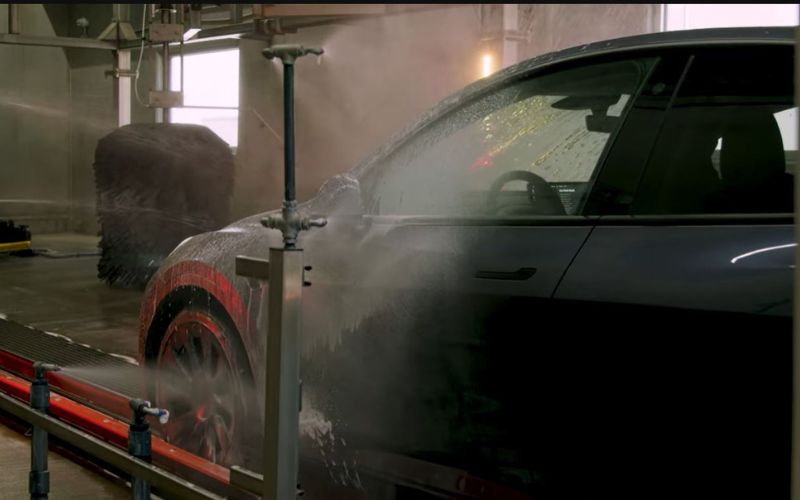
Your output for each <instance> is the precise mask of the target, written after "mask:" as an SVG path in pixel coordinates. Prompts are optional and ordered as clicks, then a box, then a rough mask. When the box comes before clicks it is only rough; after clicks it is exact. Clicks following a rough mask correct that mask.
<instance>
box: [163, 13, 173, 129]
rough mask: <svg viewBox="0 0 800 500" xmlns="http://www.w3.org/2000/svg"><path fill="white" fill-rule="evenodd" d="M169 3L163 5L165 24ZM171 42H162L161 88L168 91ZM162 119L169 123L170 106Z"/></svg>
mask: <svg viewBox="0 0 800 500" xmlns="http://www.w3.org/2000/svg"><path fill="white" fill-rule="evenodd" d="M169 6H170V5H169V4H162V5H161V22H162V23H164V24H169V23H170V17H171V16H170V10H169ZM169 65H170V57H169V42H164V43H162V44H161V90H164V91H168V90H169V89H170V74H169ZM162 113H163V114H162V120H163V121H164V123H169V116H170V108H168V107H166V106H165V107H164V108H163V111H162Z"/></svg>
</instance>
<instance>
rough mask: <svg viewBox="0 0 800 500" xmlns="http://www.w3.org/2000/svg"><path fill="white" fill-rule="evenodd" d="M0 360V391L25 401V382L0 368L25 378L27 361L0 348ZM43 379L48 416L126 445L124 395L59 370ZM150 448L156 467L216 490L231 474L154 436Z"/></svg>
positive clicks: (29, 373)
mask: <svg viewBox="0 0 800 500" xmlns="http://www.w3.org/2000/svg"><path fill="white" fill-rule="evenodd" d="M0 366H2V370H0V393H3V394H6V395H8V396H10V397H12V398H14V399H16V400H18V401H27V400H28V399H29V397H30V385H29V382H28V381H27V380H23V379H21V378H19V377H17V376H16V375H14V374H11V373H7V372H5V371H3V370H9V371H13V372H15V374H19V375H22V376H24V377H28V378H30V377H32V374H33V369H32V363H31V362H30V361H28V360H25V359H22V358H19V357H18V356H16V355H14V354H11V353H8V352H6V351H2V350H0ZM48 381H49V382H50V389H51V398H50V406H49V414H50V415H51V416H52V417H54V418H56V419H58V420H59V421H61V422H64V423H65V424H67V425H71V426H75V427H77V428H80V429H83V430H85V431H87V432H89V433H91V434H92V435H94V436H97V437H100V438H102V439H103V440H104V441H105V442H107V443H109V444H110V445H112V446H115V447H117V448H119V449H120V450H122V449H124V448H125V446H126V445H127V440H128V425H127V424H126V423H124V422H122V421H121V420H120V419H129V418H130V416H131V409H130V405H129V402H128V398H127V397H125V396H122V395H120V394H117V393H114V392H111V391H108V390H103V389H101V388H98V387H96V386H94V385H91V384H88V383H84V382H81V381H79V380H77V379H72V378H70V377H68V376H66V375H64V374H62V373H50V374H48ZM70 398H72V399H70ZM73 399H75V400H76V401H80V403H78V402H76V401H74V400H73ZM87 402H88V403H87ZM90 405H92V406H95V407H97V408H98V409H101V410H100V411H99V410H97V409H94V408H92V407H91V406H90ZM112 415H113V416H112ZM152 450H153V462H154V463H155V464H156V465H158V466H159V467H162V468H164V469H167V470H169V471H171V472H173V473H175V474H181V475H182V476H184V477H188V478H190V479H191V480H192V481H194V482H196V483H198V484H201V485H202V486H203V487H205V488H207V489H209V490H212V491H214V492H217V493H220V494H224V493H226V492H227V491H228V490H229V488H230V474H229V472H228V470H227V469H226V468H225V467H222V466H220V465H217V464H213V463H211V462H209V461H207V460H204V459H202V458H200V457H198V456H196V455H193V454H191V453H189V452H187V451H184V450H182V449H180V448H175V447H174V446H172V445H170V444H169V443H167V442H165V441H164V440H162V439H160V438H158V437H154V438H153V440H152Z"/></svg>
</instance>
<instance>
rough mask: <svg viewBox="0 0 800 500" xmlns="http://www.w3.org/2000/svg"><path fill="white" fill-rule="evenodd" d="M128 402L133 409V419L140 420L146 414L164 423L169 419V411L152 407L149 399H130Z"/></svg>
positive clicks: (145, 416)
mask: <svg viewBox="0 0 800 500" xmlns="http://www.w3.org/2000/svg"><path fill="white" fill-rule="evenodd" d="M128 404H130V406H131V409H132V410H133V415H134V419H135V420H137V421H139V422H142V421H144V419H145V418H147V416H148V415H149V416H152V417H156V418H158V421H159V423H161V424H166V423H167V422H168V421H169V411H168V410H164V409H162V408H154V407H153V406H152V405H151V403H150V401H147V400H144V399H131V400H130V401H129V402H128Z"/></svg>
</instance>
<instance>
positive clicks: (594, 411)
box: [141, 28, 797, 498]
mask: <svg viewBox="0 0 800 500" xmlns="http://www.w3.org/2000/svg"><path fill="white" fill-rule="evenodd" d="M793 75H794V30H793V29H790V28H769V29H766V28H752V29H719V30H698V31H686V32H674V33H661V34H654V35H646V36H641V37H634V38H627V39H620V40H613V41H609V42H600V43H595V44H591V45H587V46H583V47H576V48H573V49H569V50H565V51H562V52H559V53H555V54H548V55H545V56H541V57H538V58H535V59H532V60H529V61H525V62H522V63H520V64H517V65H515V66H513V67H511V68H508V69H507V70H504V71H503V72H501V73H499V74H497V75H495V76H493V77H491V78H489V79H486V80H482V81H480V82H477V83H475V84H473V85H470V86H469V87H467V88H466V89H464V90H463V91H461V92H459V93H458V94H456V95H454V96H453V97H451V98H448V99H446V100H445V101H443V102H442V103H441V104H440V105H438V106H437V107H436V108H434V109H433V110H432V111H431V112H430V113H428V114H427V115H426V116H424V117H423V118H422V119H421V120H420V121H419V122H418V123H416V124H414V125H413V126H411V127H409V128H408V129H407V130H406V131H405V132H403V133H401V134H399V135H398V136H397V137H396V138H395V139H394V140H392V141H390V142H389V143H387V145H386V146H385V147H384V148H382V149H381V150H380V151H378V152H377V153H376V154H375V155H373V156H372V157H370V158H368V159H367V160H366V161H365V162H363V163H362V164H361V165H360V166H358V167H356V168H354V169H353V170H352V171H350V172H348V173H347V174H343V175H340V176H337V177H334V178H333V179H331V180H330V181H329V182H328V183H326V184H325V185H324V186H323V187H322V189H321V191H320V193H319V195H318V196H317V197H316V198H315V199H313V200H312V201H311V202H310V203H308V204H306V206H305V207H304V209H305V210H307V211H310V212H317V213H323V214H328V215H329V221H330V222H329V225H328V226H327V227H326V228H324V229H322V230H315V231H313V232H311V233H309V234H307V235H304V236H303V237H302V238H301V244H302V245H303V246H304V247H305V248H306V249H307V257H306V258H307V262H308V263H309V264H311V265H313V271H312V272H311V273H309V276H308V277H309V279H310V280H311V281H312V282H313V285H312V286H311V287H310V288H307V289H306V290H305V292H304V299H303V300H304V310H305V314H304V318H303V321H304V359H303V368H302V370H303V379H304V409H303V414H302V415H301V421H302V422H301V427H302V429H303V437H302V444H303V455H302V464H301V476H300V480H301V483H302V485H303V487H304V488H305V489H306V490H307V491H308V496H310V497H312V498H427V496H426V495H431V496H434V497H435V496H444V497H448V498H452V497H458V498H460V497H468V498H533V497H536V498H615V497H616V498H619V497H628V498H642V497H653V496H669V497H680V498H686V497H698V498H731V497H748V498H788V491H789V490H788V488H789V451H790V435H791V369H792V348H791V324H792V321H791V304H792V275H793V267H794V251H795V249H794V246H795V243H794V242H795V239H794V234H793V231H794V228H793V199H792V185H793V175H794V168H793V165H794V158H795V155H796V150H797V139H796V138H797V129H796V127H797V125H796V123H797V115H796V108H795V104H794V87H793V85H794V84H793V81H794V77H793ZM264 215H265V214H259V215H256V216H253V217H249V218H247V219H244V220H242V221H239V222H237V223H235V224H232V225H231V226H229V227H227V228H224V229H222V230H220V231H216V232H212V233H206V234H202V235H199V236H196V237H193V238H191V239H189V240H187V241H185V242H184V243H182V244H181V245H180V246H179V247H178V248H177V249H176V250H175V251H174V252H173V253H172V254H171V255H170V257H169V258H168V259H167V261H166V262H165V263H164V264H163V265H162V267H161V270H160V271H159V273H158V274H157V275H156V276H155V277H154V278H153V279H152V280H151V282H150V284H149V285H148V290H147V293H146V297H145V300H144V303H143V306H142V315H141V318H142V327H141V355H142V358H143V359H144V360H146V361H147V362H148V363H151V364H153V365H156V366H158V367H160V368H161V369H163V370H164V371H161V372H160V373H172V372H173V371H174V373H175V375H174V376H172V378H169V379H167V378H166V377H167V375H164V376H162V377H161V378H160V379H159V380H157V381H155V382H154V385H153V391H154V394H153V396H154V398H155V399H156V400H157V402H158V405H159V406H165V407H167V408H169V409H170V410H171V411H172V412H173V414H174V415H175V418H174V419H173V422H174V423H173V424H171V426H170V427H167V428H166V429H164V433H165V435H166V436H167V437H168V438H169V439H170V440H172V441H173V442H175V443H176V444H178V445H179V446H183V447H186V448H189V449H191V450H193V451H196V452H198V453H201V454H204V455H206V456H207V457H209V458H211V459H214V460H216V461H219V462H222V463H232V462H239V463H241V462H243V461H244V462H249V463H257V462H258V456H257V455H258V452H260V450H259V449H256V450H255V453H253V454H250V453H248V451H249V448H248V447H247V446H246V443H248V442H257V440H258V436H257V435H256V434H254V433H253V432H251V430H252V429H259V428H260V424H258V420H259V419H260V414H259V412H260V408H261V406H262V403H261V402H260V400H259V398H258V397H256V396H253V394H252V393H251V392H250V391H252V390H254V391H255V394H258V395H260V394H263V390H262V389H260V387H261V384H263V376H264V366H263V359H264V354H263V353H264V351H263V349H264V345H263V340H262V339H260V338H259V337H258V335H257V325H258V324H259V322H262V321H264V320H265V314H266V311H263V310H259V304H260V299H261V296H262V294H263V293H266V291H267V290H266V285H264V284H260V283H257V282H255V281H252V280H247V279H244V278H240V277H237V276H236V275H235V273H234V271H233V264H234V256H235V255H240V254H245V255H251V256H259V255H261V256H264V255H266V249H267V248H268V247H269V246H270V245H277V244H278V243H279V235H278V234H273V232H271V231H268V230H266V229H264V228H263V227H262V226H261V225H260V224H259V220H260V219H261V218H262V217H263V216H264ZM197 361H200V363H197ZM203 363H205V366H206V369H205V370H204V371H203V375H202V376H200V375H198V374H199V373H200V372H199V371H198V369H197V368H196V367H197V366H200V365H202V364H203ZM209 367H210V368H209ZM165 380H170V381H171V382H172V383H170V384H167V383H165ZM180 380H185V382H181V383H182V384H185V387H186V389H182V390H178V391H175V390H173V389H171V388H172V387H173V386H175V385H176V384H175V381H180ZM189 391H191V392H189ZM183 393H187V394H188V393H190V394H193V395H194V396H195V398H193V399H191V400H190V399H189V398H185V397H182V396H181V394H183ZM255 448H258V446H256V447H255Z"/></svg>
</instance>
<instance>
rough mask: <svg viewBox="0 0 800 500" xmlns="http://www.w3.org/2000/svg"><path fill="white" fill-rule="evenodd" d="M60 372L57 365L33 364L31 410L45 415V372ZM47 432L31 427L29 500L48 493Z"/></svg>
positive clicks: (47, 396) (47, 399) (47, 388)
mask: <svg viewBox="0 0 800 500" xmlns="http://www.w3.org/2000/svg"><path fill="white" fill-rule="evenodd" d="M59 370H61V367H60V366H58V365H54V364H50V363H42V362H41V361H37V362H35V363H33V382H31V408H33V409H34V410H36V411H40V412H42V413H45V414H46V413H47V410H48V408H49V407H50V385H49V384H48V383H47V372H57V371H59ZM47 449H48V439H47V432H46V431H45V430H44V429H42V428H41V427H38V426H35V425H34V426H33V434H32V436H31V472H30V475H29V476H28V492H30V494H31V499H40V498H47V495H48V494H49V493H50V471H48V470H47Z"/></svg>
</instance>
